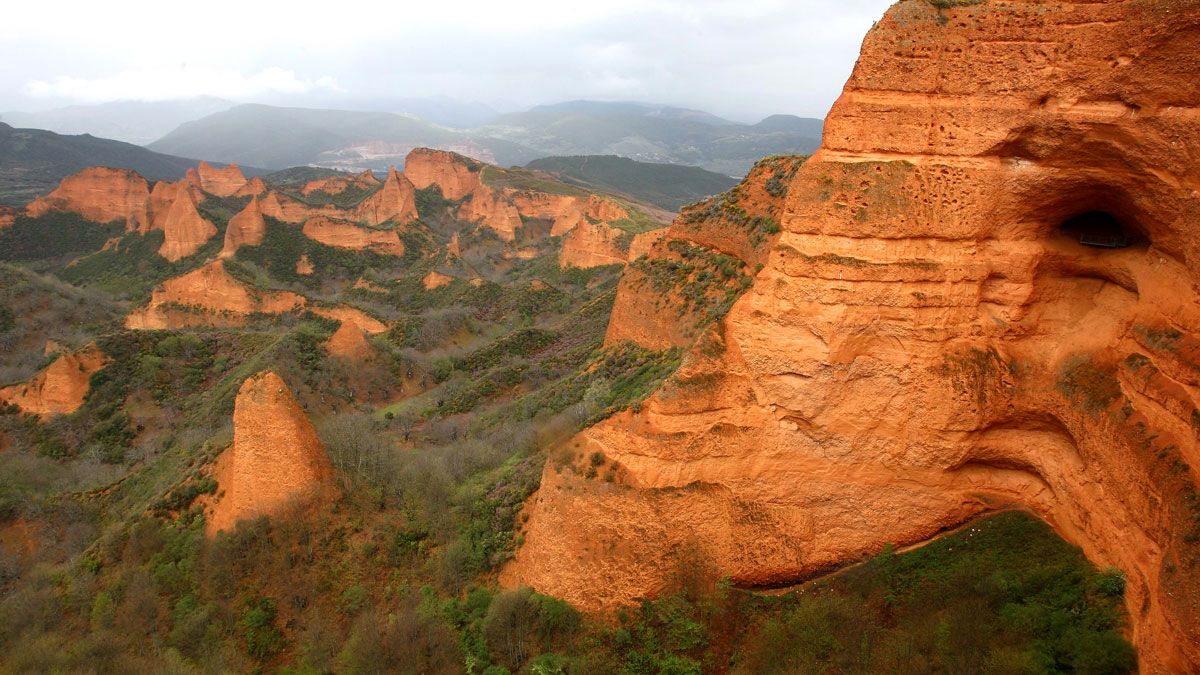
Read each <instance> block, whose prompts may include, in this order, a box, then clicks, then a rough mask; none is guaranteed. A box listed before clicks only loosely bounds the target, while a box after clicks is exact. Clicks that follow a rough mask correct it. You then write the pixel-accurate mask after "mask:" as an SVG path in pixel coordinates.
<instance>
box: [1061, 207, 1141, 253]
mask: <svg viewBox="0 0 1200 675" xmlns="http://www.w3.org/2000/svg"><path fill="white" fill-rule="evenodd" d="M1058 229H1059V230H1060V231H1061V232H1062V233H1063V234H1065V235H1067V236H1069V237H1071V238H1072V239H1075V240H1077V241H1078V242H1079V243H1080V244H1083V245H1084V246H1091V247H1093V248H1128V247H1129V246H1132V245H1134V243H1136V242H1137V241H1139V240H1140V239H1142V238H1143V237H1142V236H1141V234H1140V233H1139V232H1138V231H1137V230H1136V229H1135V228H1133V227H1130V226H1129V225H1126V224H1125V223H1124V222H1122V221H1121V220H1119V219H1118V218H1117V217H1116V216H1114V215H1113V214H1111V213H1109V212H1107V211H1084V212H1083V213H1080V214H1077V215H1074V216H1071V217H1070V218H1068V219H1066V220H1065V221H1063V224H1062V225H1060V226H1059V228H1058Z"/></svg>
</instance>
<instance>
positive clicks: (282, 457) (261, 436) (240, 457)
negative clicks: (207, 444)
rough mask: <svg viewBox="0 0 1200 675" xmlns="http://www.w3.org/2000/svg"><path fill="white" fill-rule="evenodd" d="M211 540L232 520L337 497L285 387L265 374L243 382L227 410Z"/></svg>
mask: <svg viewBox="0 0 1200 675" xmlns="http://www.w3.org/2000/svg"><path fill="white" fill-rule="evenodd" d="M215 477H216V479H217V486H218V490H219V492H218V497H217V499H216V500H215V503H214V504H213V505H212V512H211V514H210V515H209V517H208V519H207V522H206V524H205V531H206V533H207V534H209V535H213V534H215V533H217V532H220V531H222V530H230V529H233V527H234V526H235V525H236V524H237V522H238V521H241V520H247V519H252V518H257V517H260V516H277V515H282V514H285V513H289V512H292V511H294V510H297V509H303V508H312V507H314V506H317V505H321V504H327V503H329V502H331V501H333V500H335V499H337V497H338V493H339V491H338V489H337V487H336V485H335V484H334V477H333V465H332V464H331V463H330V461H329V456H328V455H327V454H326V453H325V448H324V447H323V446H322V445H321V441H320V440H319V439H318V438H317V433H316V431H315V430H314V429H313V426H312V422H310V421H309V420H308V416H307V415H305V414H304V410H303V409H301V407H300V404H299V403H297V402H296V399H295V397H293V396H292V392H291V390H290V389H288V386H287V384H285V383H284V381H283V380H282V379H281V378H280V377H279V376H278V375H276V374H275V373H273V372H271V371H264V372H261V373H259V374H257V375H255V376H253V377H251V378H250V379H248V380H246V381H245V382H244V383H243V384H242V387H241V389H239V390H238V395H237V399H236V400H235V402H234V408H233V445H232V446H231V447H230V448H229V449H228V450H226V451H225V452H224V453H222V454H221V456H220V457H219V458H217V466H216V471H215Z"/></svg>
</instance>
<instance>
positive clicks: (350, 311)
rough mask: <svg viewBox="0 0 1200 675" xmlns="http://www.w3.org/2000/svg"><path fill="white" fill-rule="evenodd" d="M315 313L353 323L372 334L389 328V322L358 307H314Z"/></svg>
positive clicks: (313, 311)
mask: <svg viewBox="0 0 1200 675" xmlns="http://www.w3.org/2000/svg"><path fill="white" fill-rule="evenodd" d="M311 311H312V313H313V314H316V315H317V316H323V317H325V318H326V319H334V320H336V321H341V322H342V323H352V324H354V325H356V326H358V327H359V328H360V329H361V330H364V331H366V332H367V333H368V334H370V335H375V334H377V333H382V332H384V331H385V330H387V329H388V327H387V324H386V323H384V322H382V321H380V320H379V319H376V318H375V317H373V316H371V315H370V314H367V313H366V312H364V311H362V310H361V309H358V308H356V307H350V306H348V305H338V306H337V307H313V308H312V309H311Z"/></svg>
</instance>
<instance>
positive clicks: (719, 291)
mask: <svg viewBox="0 0 1200 675" xmlns="http://www.w3.org/2000/svg"><path fill="white" fill-rule="evenodd" d="M803 164H804V158H803V157H799V156H784V157H769V158H767V159H764V160H761V161H759V162H758V163H757V164H755V165H754V168H752V169H751V170H750V173H749V174H747V175H746V178H745V179H744V180H742V182H740V183H738V184H737V185H736V186H734V187H733V188H732V189H731V190H729V191H728V192H726V193H724V194H720V195H717V196H715V197H712V198H710V199H707V200H705V201H703V202H700V203H698V204H693V205H691V206H689V207H686V208H684V210H683V211H682V212H681V213H680V214H679V217H678V218H676V219H675V220H674V222H672V223H671V225H670V227H668V228H666V229H665V230H663V231H660V230H655V231H653V232H648V233H645V234H641V235H638V236H637V237H635V238H634V240H633V242H632V243H631V244H630V247H629V252H628V255H627V257H628V259H629V261H630V262H631V263H633V264H632V265H630V266H629V268H628V269H627V270H626V271H625V274H624V275H623V276H622V277H621V285H620V287H619V288H618V289H617V300H616V303H615V304H614V305H613V311H612V318H611V319H610V320H609V322H608V332H607V333H606V334H605V337H604V342H605V344H608V345H614V344H617V343H620V342H622V341H624V340H631V341H633V342H636V343H638V344H640V345H642V346H644V347H650V348H654V349H666V348H668V347H681V346H686V345H689V344H691V343H692V341H693V340H695V338H696V336H697V335H699V334H700V332H701V331H703V330H704V328H705V327H707V326H708V325H709V324H710V323H712V321H713V320H715V318H718V317H720V316H724V314H725V312H726V311H727V310H728V309H729V305H730V304H731V303H732V302H733V300H734V299H736V297H737V296H738V295H739V294H740V293H741V292H742V291H744V290H746V284H748V283H749V279H750V276H751V275H753V274H754V273H755V272H756V271H757V270H758V269H759V267H760V266H761V265H762V264H763V263H765V262H766V260H767V255H768V254H769V253H770V251H771V247H772V245H773V244H774V243H775V241H776V240H777V239H778V238H779V233H780V231H781V228H780V225H779V218H780V217H781V214H782V213H783V208H784V204H785V201H786V199H787V194H788V189H789V186H790V185H791V182H792V180H793V178H794V177H795V175H796V172H797V171H798V170H799V169H800V167H801V166H802V165H803ZM568 241H569V240H568ZM565 248H566V244H564V250H565ZM643 255H644V256H645V258H642V256H643ZM639 258H641V259H640V260H639ZM664 318H666V319H668V320H664Z"/></svg>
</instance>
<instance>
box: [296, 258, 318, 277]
mask: <svg viewBox="0 0 1200 675" xmlns="http://www.w3.org/2000/svg"><path fill="white" fill-rule="evenodd" d="M315 271H317V268H316V267H314V266H313V264H312V261H311V260H309V259H308V254H307V253H305V254H303V255H301V256H300V259H299V260H297V261H296V274H300V275H303V276H308V275H310V274H312V273H313V272H315Z"/></svg>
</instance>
